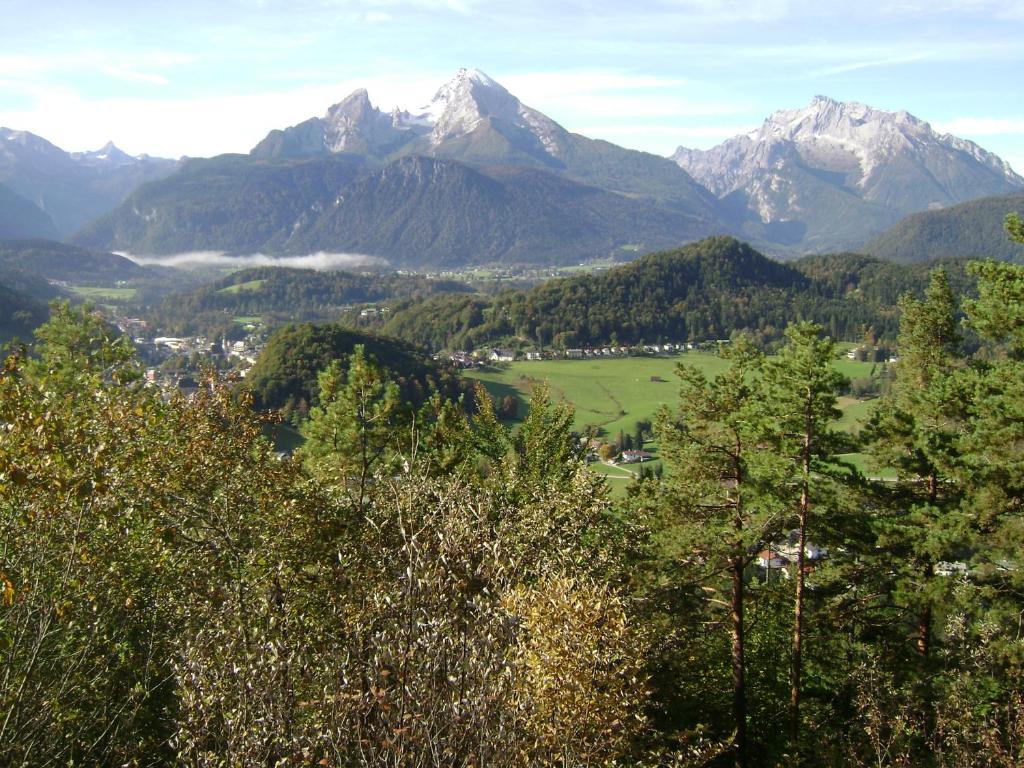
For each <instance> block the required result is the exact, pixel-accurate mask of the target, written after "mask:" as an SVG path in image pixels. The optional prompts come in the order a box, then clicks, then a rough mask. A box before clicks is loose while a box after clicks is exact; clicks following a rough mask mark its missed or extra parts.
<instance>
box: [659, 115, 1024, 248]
mask: <svg viewBox="0 0 1024 768" xmlns="http://www.w3.org/2000/svg"><path fill="white" fill-rule="evenodd" d="M673 159H674V160H675V161H676V162H677V163H678V164H679V165H680V167H682V168H685V169H686V170H687V171H688V172H689V173H690V174H691V175H692V176H693V177H694V178H695V179H697V180H698V181H700V182H701V183H702V184H704V185H705V186H706V187H707V188H708V189H710V190H711V191H712V192H714V193H715V194H716V195H717V196H719V197H720V198H721V199H722V200H723V202H726V203H727V204H729V206H730V208H731V209H732V210H734V211H736V212H739V213H741V214H742V215H744V216H745V217H746V218H747V220H748V221H750V220H752V221H756V222H760V223H761V224H763V225H765V226H766V227H768V228H769V231H770V232H771V233H772V234H773V235H774V237H769V239H770V240H774V242H776V243H777V244H779V245H782V246H787V245H788V246H790V247H791V248H792V249H794V250H797V251H802V252H808V251H815V252H825V251H829V250H836V249H844V248H852V247H856V246H859V245H860V244H861V243H863V242H864V240H866V239H867V238H868V237H870V236H871V235H873V234H876V233H878V232H880V231H881V230H883V229H885V228H886V227H888V226H891V225H892V224H895V223H896V222H897V221H898V220H899V219H901V218H902V217H903V216H906V215H907V214H910V213H915V212H917V211H922V210H926V209H929V208H940V207H945V206H949V205H954V204H956V203H961V202H964V201H967V200H972V199H975V198H978V197H983V196H987V195H998V194H1005V193H1008V192H1012V191H1014V190H1019V189H1022V188H1024V178H1021V177H1020V176H1018V175H1017V174H1016V173H1014V172H1013V170H1012V169H1011V168H1010V166H1009V165H1007V164H1006V163H1005V162H1004V161H1003V160H1001V159H999V158H998V157H996V156H995V155H993V154H992V153H990V152H986V151H985V150H983V149H982V148H981V147H979V146H978V145H977V144H974V143H973V142H970V141H965V140H963V139H959V138H956V137H955V136H951V135H949V134H940V133H937V132H936V131H935V130H933V129H932V127H931V126H930V125H929V124H928V123H926V122H924V121H922V120H919V119H918V118H916V117H914V116H913V115H910V114H908V113H907V112H885V111H882V110H878V109H872V108H871V107H868V106H865V105H863V104H857V103H853V102H850V103H843V102H838V101H833V100H832V99H829V98H826V97H824V96H818V97H815V99H814V100H813V101H812V102H811V104H810V105H809V106H807V107H805V108H803V109H796V110H784V111H780V112H776V113H774V114H773V115H771V116H770V117H769V118H768V119H767V120H765V122H764V124H763V125H762V126H761V127H760V128H758V129H757V130H754V131H751V132H750V133H747V134H743V135H740V136H736V137H734V138H732V139H729V140H728V141H726V142H724V143H722V144H719V145H718V146H717V147H714V148H713V149H709V150H705V151H702V150H693V149H686V148H684V147H680V148H679V149H678V150H677V151H676V153H675V155H673Z"/></svg>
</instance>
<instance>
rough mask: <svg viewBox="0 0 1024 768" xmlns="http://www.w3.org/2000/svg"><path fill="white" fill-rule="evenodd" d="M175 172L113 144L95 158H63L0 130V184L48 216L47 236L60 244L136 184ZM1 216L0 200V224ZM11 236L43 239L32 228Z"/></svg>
mask: <svg viewBox="0 0 1024 768" xmlns="http://www.w3.org/2000/svg"><path fill="white" fill-rule="evenodd" d="M177 167H178V161H176V160H165V159H162V158H154V157H149V156H148V155H140V156H138V157H131V156H130V155H127V154H125V153H124V152H122V151H121V150H119V149H118V148H117V147H115V146H114V145H113V144H107V145H106V146H105V147H103V148H101V149H98V150H96V151H95V152H76V153H70V152H65V151H64V150H62V149H60V148H59V147H56V146H54V145H53V144H51V143H50V142H48V141H47V140H46V139H43V138H41V137H39V136H36V135H35V134H32V133H29V132H28V131H15V130H11V129H9V128H0V184H3V185H5V186H6V187H8V188H9V189H10V190H11V191H12V192H14V193H15V194H17V195H18V196H20V197H21V198H24V199H25V200H27V201H28V202H30V203H31V204H32V205H33V206H35V208H37V209H38V210H39V211H42V212H43V213H44V214H45V215H46V216H48V217H49V219H50V228H51V231H54V233H55V235H56V236H59V237H62V238H63V237H67V236H68V235H71V234H72V233H73V232H75V231H76V230H78V229H79V228H80V227H82V226H83V225H85V224H86V223H87V222H89V221H92V220H93V219H95V218H96V217H97V216H101V215H103V214H104V213H107V212H109V211H110V210H112V209H113V208H114V207H116V206H117V205H118V204H120V203H121V201H122V200H124V199H125V198H126V197H127V196H128V195H129V194H130V193H131V192H133V191H134V190H135V189H137V188H138V187H139V186H140V185H141V184H145V183H146V182H148V181H156V180H158V179H163V178H166V177H167V176H169V175H171V174H172V173H174V171H175V170H176V169H177ZM5 210H7V206H6V203H5V202H4V201H3V200H2V199H0V220H2V219H3V218H5V217H6V214H5V213H4V211H5ZM0 231H2V230H0ZM2 236H9V235H0V237H2ZM15 236H21V237H38V236H44V230H43V228H39V227H37V228H36V229H34V230H32V231H26V232H23V233H22V234H21V235H15Z"/></svg>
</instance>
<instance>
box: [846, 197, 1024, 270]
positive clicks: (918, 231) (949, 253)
mask: <svg viewBox="0 0 1024 768" xmlns="http://www.w3.org/2000/svg"><path fill="white" fill-rule="evenodd" d="M1014 212H1017V213H1021V212H1024V193H1021V192H1015V193H1013V194H1009V195H999V196H995V197H983V198H981V199H979V200H971V201H969V202H966V203H961V204H960V205H952V206H950V207H948V208H941V209H939V210H935V211H922V212H921V213H915V214H913V215H911V216H907V217H906V218H905V219H903V220H902V221H900V222H899V223H898V224H896V225H894V226H892V227H890V228H889V229H887V230H885V231H884V232H882V233H881V234H879V235H876V236H875V237H873V238H871V239H870V240H869V241H868V242H866V243H865V244H864V245H863V246H862V247H861V250H862V251H863V252H864V253H870V254H871V255H873V256H878V257H879V258H882V259H891V260H893V261H898V262H923V261H931V260H933V259H936V258H951V257H955V258H965V257H966V258H992V259H1000V260H1003V261H1015V262H1018V263H1019V262H1020V261H1021V259H1022V258H1024V257H1022V256H1021V253H1020V249H1019V248H1016V247H1015V246H1014V244H1013V243H1010V242H1007V240H1006V237H1005V236H1004V233H1003V221H1004V220H1005V219H1006V216H1007V214H1009V213H1014Z"/></svg>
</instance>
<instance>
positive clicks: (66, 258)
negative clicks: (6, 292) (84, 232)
mask: <svg viewBox="0 0 1024 768" xmlns="http://www.w3.org/2000/svg"><path fill="white" fill-rule="evenodd" d="M4 268H6V269H17V270H21V271H23V272H29V273H32V274H34V275H39V276H41V277H44V278H46V279H47V280H54V281H58V282H64V283H70V284H73V285H108V284H112V283H114V282H116V281H118V280H135V279H139V278H142V277H144V276H146V274H147V270H146V268H145V267H141V266H139V265H138V264H136V263H135V262H134V261H132V260H131V259H126V258H125V257H124V256H118V255H117V254H116V253H104V252H101V251H94V250H90V249H87V248H78V247H76V246H73V245H66V244H65V243H57V242H54V241H52V240H4V241H0V269H4Z"/></svg>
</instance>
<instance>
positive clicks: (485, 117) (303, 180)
mask: <svg viewBox="0 0 1024 768" xmlns="http://www.w3.org/2000/svg"><path fill="white" fill-rule="evenodd" d="M4 152H6V154H3V153H4ZM5 158H6V159H5ZM11 158H14V160H12V159H11ZM44 159H45V162H44ZM51 167H52V169H54V170H52V172H50V169H51ZM12 169H14V170H12ZM61 169H63V170H61ZM44 170H46V172H45V173H44ZM5 179H6V181H5ZM58 179H60V180H62V181H61V183H59V184H58V183H56V181H55V180H58ZM66 179H71V181H68V180H66ZM150 180H152V183H148V184H144V185H143V186H139V185H140V184H141V183H142V182H143V181H150ZM15 181H17V184H15ZM0 182H2V183H6V184H7V186H8V187H10V189H11V190H12V191H13V192H14V193H16V194H17V195H19V196H20V197H21V198H24V199H25V200H27V201H28V202H30V203H33V204H35V205H36V206H37V207H38V208H40V209H41V210H42V211H43V212H44V213H45V214H48V215H49V216H50V218H51V220H52V221H53V223H54V225H55V228H56V229H57V231H58V233H60V234H62V235H64V234H67V232H68V231H70V230H69V228H74V226H77V225H78V224H82V225H84V226H82V228H81V229H80V230H79V231H78V233H77V234H76V235H75V237H74V238H73V242H76V243H78V244H81V245H86V246H89V247H92V248H98V249H103V250H124V251H129V252H134V253H144V254H171V253H179V252H185V251H195V250H219V251H225V252H228V253H250V252H255V251H261V252H265V253H276V254H297V253H309V252H313V251H334V252H355V253H363V254H367V255H373V256H378V257H382V258H384V259H386V260H388V261H389V262H390V263H391V264H393V265H395V266H403V267H411V268H439V267H456V266H461V265H466V264H485V263H526V264H565V263H572V262H576V261H580V260H584V259H588V258H593V257H605V256H609V255H611V256H622V257H623V258H628V257H631V256H632V255H633V254H635V253H637V252H644V251H651V250H656V249H659V248H669V247H674V246H678V245H679V244H681V243H684V242H688V241H693V240H696V239H699V238H702V237H705V236H708V235H713V234H722V233H724V234H731V235H734V236H737V237H741V238H743V239H745V240H747V241H749V242H751V243H753V244H754V245H755V246H757V247H758V248H759V249H760V250H761V251H763V252H765V253H769V254H773V255H775V256H783V257H785V256H795V255H799V254H803V253H809V252H823V251H828V250H837V249H856V248H858V247H859V246H861V245H862V244H863V243H864V242H865V241H867V240H868V239H869V238H871V237H873V236H875V235H877V234H879V233H880V232H882V231H883V230H885V229H886V228H888V227H890V226H892V225H894V224H895V223H897V222H898V221H899V220H900V219H901V218H903V217H904V216H905V215H907V214H910V213H915V212H919V211H922V210H927V209H929V208H940V207H946V206H950V205H955V204H957V203H960V202H963V201H967V200H973V199H976V198H979V197H983V196H990V195H1002V194H1007V193H1010V192H1013V191H1016V190H1021V189H1024V179H1022V178H1021V177H1020V176H1018V175H1017V174H1015V173H1014V172H1013V171H1012V170H1011V169H1010V167H1009V166H1008V165H1007V164H1006V163H1005V162H1003V161H1002V160H1000V159H999V158H998V157H996V156H995V155H992V154H991V153H988V152H986V151H985V150H983V149H981V148H980V147H978V146H977V145H975V144H973V143H971V142H969V141H964V140H962V139H958V138H956V137H953V136H949V135H943V134H939V133H937V132H935V131H934V130H932V128H931V127H930V126H929V125H928V123H925V122H923V121H921V120H918V119H917V118H915V117H913V116H911V115H909V114H907V113H906V112H884V111H881V110H876V109H872V108H870V107H867V106H864V105H862V104H856V103H843V102H837V101H833V100H831V99H827V98H824V97H817V98H815V99H814V100H813V101H812V102H811V104H810V105H809V106H807V107H805V108H803V109H798V110H789V111H781V112H776V113H775V114H773V115H771V116H770V117H769V118H768V119H767V120H766V121H765V123H764V124H763V125H762V126H761V127H760V128H759V129H757V130H754V131H752V132H750V133H748V134H745V135H742V136H738V137H735V138H733V139H730V140H728V141H726V142H724V143H723V144H721V145H719V146H718V147H715V148H713V149H710V150H706V151H701V150H690V149H685V148H683V147H680V148H679V150H678V151H677V152H676V153H675V155H674V156H673V157H672V158H671V159H669V158H665V157H659V156H656V155H652V154H649V153H645V152H638V151H635V150H629V149H624V148H622V147H618V146H615V145H614V144H610V143H608V142H605V141H598V140H594V139H590V138H587V137H585V136H581V135H578V134H574V133H571V132H569V131H567V130H566V129H565V128H563V127H562V126H560V125H559V124H558V123H556V122H555V121H554V120H552V119H550V118H549V117H547V116H545V115H544V114H542V113H540V112H538V111H537V110H535V109H533V108H531V107H529V106H527V105H525V104H523V103H522V102H521V101H520V100H519V99H518V98H517V97H516V96H514V95H513V94H511V93H509V91H508V90H506V89H505V88H504V87H503V86H501V85H500V84H499V83H497V82H495V81H494V80H493V79H491V78H490V77H488V76H487V75H485V74H484V73H482V72H480V71H478V70H459V72H458V73H456V75H455V77H454V78H453V79H452V80H451V81H450V82H448V83H446V84H445V85H443V86H442V87H441V88H440V89H438V91H437V93H436V94H435V96H434V98H433V99H432V100H431V101H430V102H429V103H428V104H426V105H424V106H422V107H420V108H418V109H413V110H406V109H399V108H395V109H393V110H392V111H390V112H385V111H382V110H380V109H379V108H377V107H376V106H374V105H373V103H372V102H371V101H370V97H369V94H368V93H367V92H366V91H365V90H357V91H355V92H353V93H352V94H350V95H349V96H348V97H346V98H345V99H343V100H342V101H340V102H338V103H337V104H335V105H333V106H331V107H330V108H329V109H328V110H327V111H326V113H325V114H324V115H323V116H322V117H313V118H310V119H308V120H306V121H304V122H302V123H299V124H298V125H294V126H291V127H288V128H283V129H278V130H273V131H271V132H270V133H269V134H268V135H267V136H266V138H264V139H263V140H262V141H261V142H259V143H258V144H257V145H256V146H255V147H254V148H253V149H252V150H251V152H250V153H249V154H248V155H223V156H221V157H217V158H212V159H209V160H186V161H183V162H181V163H180V164H174V163H172V161H155V160H152V159H150V158H146V157H145V156H142V157H139V158H131V157H129V156H127V155H125V154H124V153H123V152H120V151H119V150H117V148H116V147H113V146H111V145H108V146H107V147H104V148H103V149H102V150H99V151H97V152H92V153H80V154H76V155H69V154H67V153H64V152H61V150H58V149H57V148H56V147H53V145H50V144H48V142H45V141H43V140H42V139H39V138H38V137H34V136H32V135H31V134H26V133H24V132H21V133H14V132H10V131H7V132H5V133H0ZM44 182H45V183H44ZM44 187H45V188H46V192H45V194H44V193H43V192H42V191H40V190H42V189H43V188H44ZM98 189H100V190H103V191H104V194H100V192H98V191H97V190H98ZM132 189H134V191H130V190H132ZM82 190H88V191H89V192H88V194H89V195H90V196H91V197H90V202H89V205H85V204H84V203H76V204H74V205H70V204H68V201H69V200H70V198H72V197H74V195H77V194H79V193H80V192H81V191H82ZM72 192H74V195H73V194H72ZM129 192H130V194H129ZM125 195H127V197H126V199H124V201H123V202H122V203H120V204H119V205H118V204H117V200H116V199H115V198H118V199H119V197H123V196H125ZM71 212H73V213H74V216H72V214H71ZM100 214H103V215H100ZM75 216H77V224H76V223H75V222H73V221H71V219H73V218H75ZM97 217H98V218H97ZM89 219H93V220H92V221H91V222H89V223H88V224H85V222H86V221H87V220H89ZM42 224H45V222H42V223H41V225H42ZM0 236H3V235H2V231H0Z"/></svg>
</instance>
